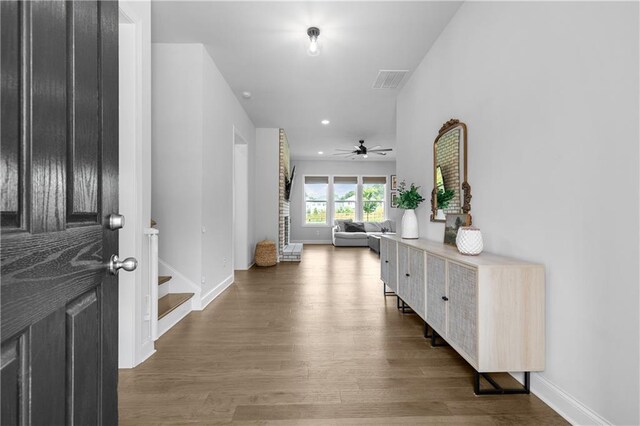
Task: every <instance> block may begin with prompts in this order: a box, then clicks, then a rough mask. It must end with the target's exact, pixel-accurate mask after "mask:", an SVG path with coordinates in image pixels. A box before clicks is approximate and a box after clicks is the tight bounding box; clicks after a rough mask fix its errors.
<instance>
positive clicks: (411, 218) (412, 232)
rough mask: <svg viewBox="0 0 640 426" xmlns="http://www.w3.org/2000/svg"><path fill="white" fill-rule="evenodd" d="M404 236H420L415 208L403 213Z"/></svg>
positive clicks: (402, 234)
mask: <svg viewBox="0 0 640 426" xmlns="http://www.w3.org/2000/svg"><path fill="white" fill-rule="evenodd" d="M400 236H401V237H402V238H414V239H415V238H418V218H417V217H416V212H415V210H412V209H407V210H405V211H404V214H403V215H402V233H401V234H400Z"/></svg>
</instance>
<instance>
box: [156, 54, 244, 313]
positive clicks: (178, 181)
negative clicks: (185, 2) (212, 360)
mask: <svg viewBox="0 0 640 426" xmlns="http://www.w3.org/2000/svg"><path fill="white" fill-rule="evenodd" d="M153 54H154V55H153V73H154V74H153V95H154V97H153V106H154V109H153V130H154V140H153V201H152V213H153V216H154V218H156V219H157V221H158V227H159V229H160V237H159V241H160V243H159V245H160V249H159V257H160V259H161V260H162V261H163V262H164V263H165V264H166V265H168V266H170V267H171V268H172V269H173V270H175V271H177V272H179V273H180V274H181V275H182V276H184V277H186V279H187V280H188V281H189V285H191V286H192V287H194V288H195V289H196V292H197V293H199V294H198V295H199V297H200V301H201V302H202V305H205V304H206V303H208V302H209V301H210V300H212V298H213V296H215V295H216V294H217V293H219V292H220V291H221V289H222V288H223V287H224V286H226V285H228V284H229V283H230V282H232V281H233V264H232V258H231V253H233V239H232V229H233V226H232V225H233V218H232V214H233V198H232V188H233V140H234V129H235V132H237V133H238V134H240V135H241V136H242V138H243V139H244V140H245V141H246V142H247V145H248V151H249V156H250V157H251V156H252V155H253V152H254V149H255V127H254V126H253V123H252V122H251V120H250V119H249V117H248V116H247V114H246V112H245V111H244V109H243V108H242V107H241V105H240V103H239V102H238V100H237V99H236V97H235V95H234V94H233V92H232V91H231V89H230V87H229V85H228V84H227V82H226V81H225V80H224V78H223V77H222V75H221V74H220V71H219V70H218V68H217V67H216V65H215V63H214V62H213V60H212V59H211V57H210V55H209V54H208V52H207V50H206V49H205V48H204V46H203V45H201V44H154V45H153ZM249 179H251V176H249ZM249 186H250V187H251V186H252V185H251V183H250V185H249ZM249 207H250V208H251V204H250V206H249ZM250 243H251V244H253V241H251V242H250ZM195 306H196V307H198V306H199V304H198V303H196V304H195Z"/></svg>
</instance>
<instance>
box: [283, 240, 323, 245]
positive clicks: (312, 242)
mask: <svg viewBox="0 0 640 426" xmlns="http://www.w3.org/2000/svg"><path fill="white" fill-rule="evenodd" d="M291 243H294V244H295V243H302V244H333V242H332V241H331V240H295V241H293V240H292V241H291Z"/></svg>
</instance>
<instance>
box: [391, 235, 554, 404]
mask: <svg viewBox="0 0 640 426" xmlns="http://www.w3.org/2000/svg"><path fill="white" fill-rule="evenodd" d="M380 261H381V279H382V281H383V285H385V286H386V287H385V294H386V295H388V294H393V293H395V295H396V296H397V297H398V298H399V301H402V304H403V306H404V304H406V305H408V306H409V307H410V308H411V309H412V310H413V311H414V312H415V313H416V314H417V315H419V316H420V317H421V318H422V319H423V320H424V321H425V323H426V325H427V326H428V327H430V328H431V330H432V333H435V334H434V338H433V340H432V342H433V341H435V336H440V337H441V338H442V339H443V340H444V341H446V342H447V343H448V344H449V345H450V346H451V347H452V348H453V349H455V350H456V351H457V352H458V353H459V354H460V355H461V356H462V357H463V358H464V359H465V360H466V361H467V362H468V363H469V364H470V365H471V366H472V367H473V368H474V369H475V370H476V372H477V373H476V383H475V387H476V393H492V394H495V393H499V394H502V393H521V390H512V389H507V390H505V389H502V388H500V387H499V386H498V385H497V384H496V383H495V382H493V380H492V379H491V378H490V377H489V376H488V375H487V374H485V373H493V372H525V381H526V383H525V390H526V393H528V391H529V386H528V379H529V372H531V371H542V370H544V368H545V331H544V330H545V324H544V319H545V273H544V266H543V265H540V264H535V263H529V262H524V261H521V260H517V259H513V258H509V257H503V256H498V255H494V254H491V253H482V254H480V255H479V256H465V255H462V254H460V253H459V252H458V251H457V250H456V248H455V247H452V246H448V245H445V244H443V243H437V242H433V241H429V240H426V239H412V240H408V239H407V240H405V239H402V238H400V237H399V236H396V235H383V236H382V239H381V241H380ZM387 288H388V289H389V290H391V291H392V292H393V293H390V292H388V291H387ZM480 375H482V376H484V377H485V379H487V380H488V381H489V382H490V383H491V382H493V383H491V384H492V385H493V386H494V387H496V386H498V387H497V388H496V389H494V390H493V391H487V392H485V391H483V392H479V390H480V385H479V377H480Z"/></svg>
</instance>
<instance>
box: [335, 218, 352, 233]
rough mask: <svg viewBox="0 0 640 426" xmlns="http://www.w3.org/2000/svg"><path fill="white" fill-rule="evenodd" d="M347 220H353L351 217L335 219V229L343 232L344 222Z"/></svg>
mask: <svg viewBox="0 0 640 426" xmlns="http://www.w3.org/2000/svg"><path fill="white" fill-rule="evenodd" d="M347 222H353V221H352V220H351V219H336V221H335V224H336V226H337V227H338V229H336V231H338V232H341V231H342V232H344V231H345V226H344V224H345V223H347Z"/></svg>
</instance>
